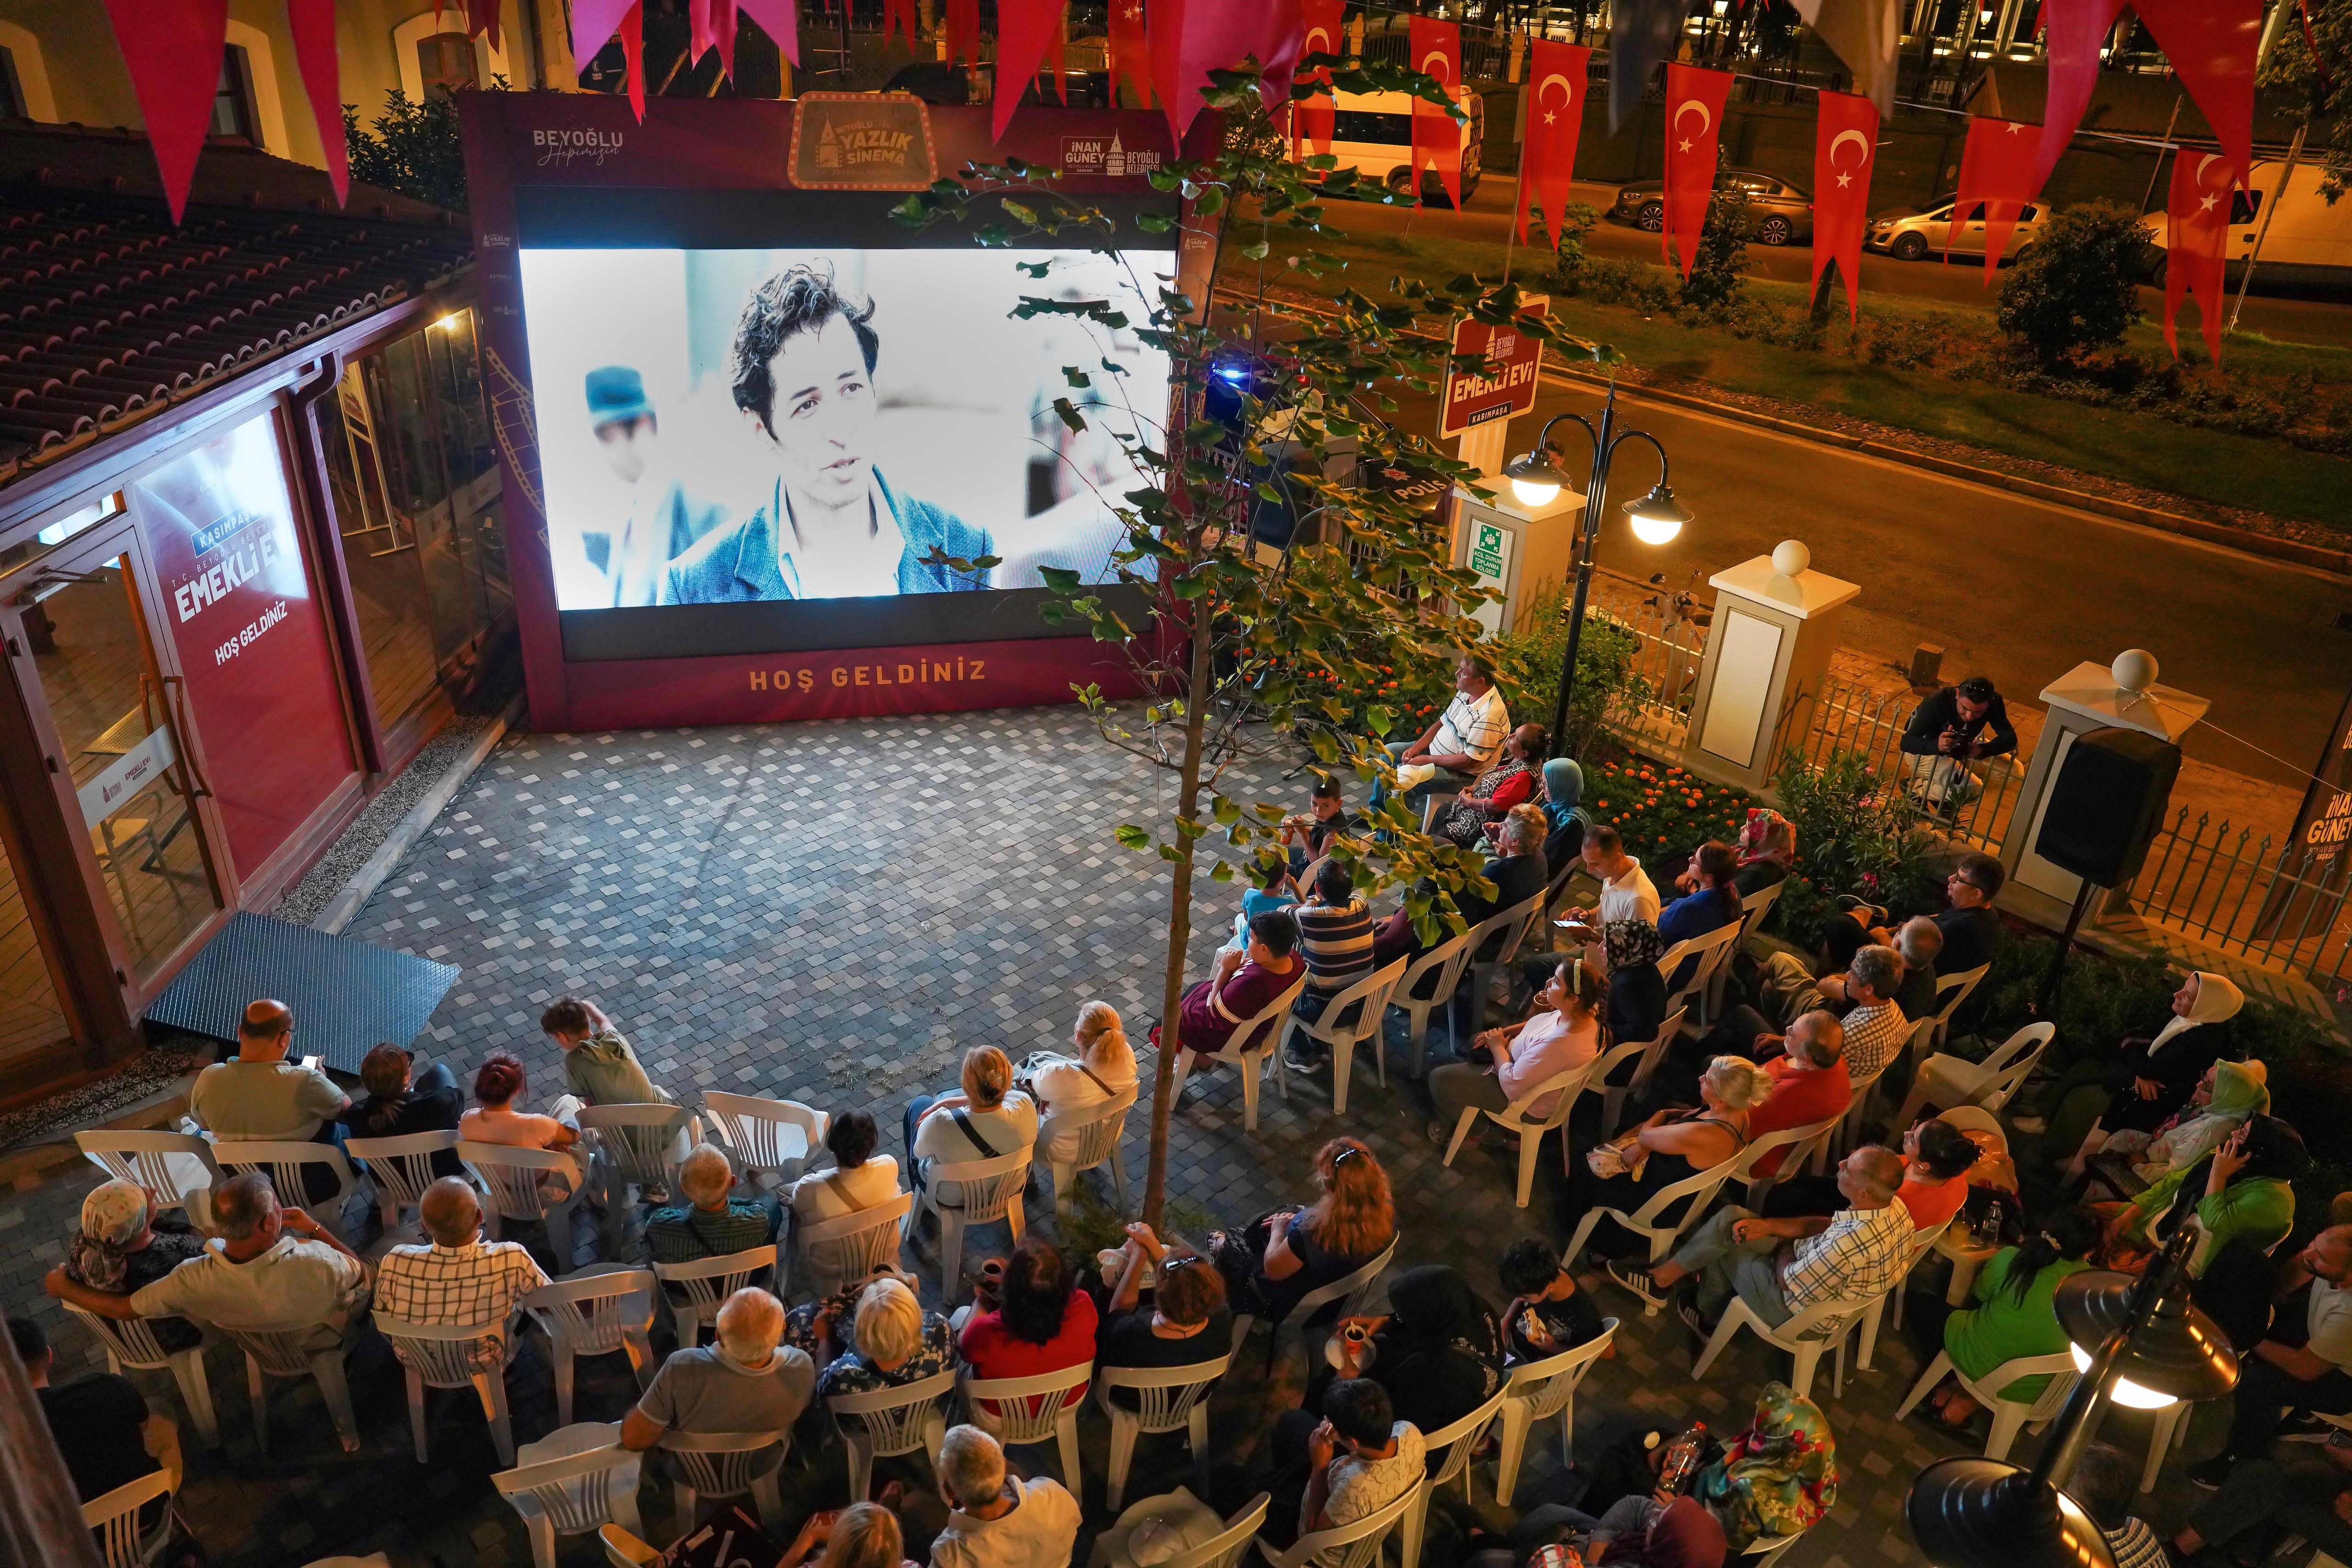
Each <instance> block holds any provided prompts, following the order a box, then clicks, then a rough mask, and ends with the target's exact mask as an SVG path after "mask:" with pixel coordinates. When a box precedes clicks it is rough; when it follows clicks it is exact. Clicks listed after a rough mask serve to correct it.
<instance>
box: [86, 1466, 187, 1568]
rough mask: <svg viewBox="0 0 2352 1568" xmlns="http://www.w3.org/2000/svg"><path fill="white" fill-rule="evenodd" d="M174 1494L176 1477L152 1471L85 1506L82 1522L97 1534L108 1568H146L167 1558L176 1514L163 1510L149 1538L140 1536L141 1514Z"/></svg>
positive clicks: (100, 1553)
mask: <svg viewBox="0 0 2352 1568" xmlns="http://www.w3.org/2000/svg"><path fill="white" fill-rule="evenodd" d="M171 1495H173V1491H172V1478H171V1477H170V1476H169V1475H167V1474H165V1473H164V1472H163V1471H162V1470H160V1469H159V1470H151V1471H149V1472H148V1473H147V1474H145V1475H143V1476H141V1477H140V1478H139V1479H137V1480H135V1481H125V1482H124V1483H123V1484H122V1485H121V1486H119V1487H116V1488H115V1489H114V1490H112V1491H110V1492H108V1493H106V1494H105V1495H104V1496H103V1497H97V1498H92V1499H91V1500H89V1501H88V1502H86V1503H84V1504H82V1505H81V1521H82V1522H83V1523H84V1524H86V1525H88V1526H89V1528H90V1530H91V1531H93V1532H94V1533H95V1534H96V1535H97V1537H98V1542H97V1544H98V1551H99V1555H100V1556H101V1557H103V1558H105V1559H106V1568H145V1565H146V1564H147V1563H152V1562H154V1561H155V1559H157V1558H158V1557H161V1556H162V1555H163V1548H164V1547H166V1546H169V1545H170V1544H171V1543H172V1511H171V1510H170V1509H169V1508H168V1507H167V1508H163V1509H161V1510H159V1511H158V1512H159V1513H160V1515H161V1517H160V1518H158V1519H157V1520H156V1521H155V1528H154V1529H153V1530H152V1531H149V1532H148V1533H147V1534H145V1535H142V1534H140V1533H139V1511H140V1510H142V1509H143V1508H145V1507H146V1506H147V1505H148V1504H149V1503H151V1502H152V1501H154V1500H156V1499H157V1498H159V1497H170V1496H171Z"/></svg>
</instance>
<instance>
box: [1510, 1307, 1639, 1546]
mask: <svg viewBox="0 0 2352 1568" xmlns="http://www.w3.org/2000/svg"><path fill="white" fill-rule="evenodd" d="M1616 1338H1617V1320H1616V1319H1615V1318H1604V1319H1602V1320H1601V1332H1600V1333H1597V1334H1595V1335H1593V1336H1592V1337H1591V1339H1589V1340H1586V1341H1585V1342H1584V1343H1582V1344H1580V1345H1578V1346H1577V1347H1576V1348H1575V1349H1574V1350H1564V1351H1562V1352H1560V1353H1559V1354H1558V1355H1548V1356H1546V1357H1544V1359H1543V1360H1541V1361H1530V1362H1524V1363H1522V1364H1519V1365H1517V1366H1515V1367H1512V1368H1511V1369H1510V1371H1509V1373H1508V1374H1507V1375H1506V1376H1505V1377H1504V1380H1503V1409H1502V1413H1501V1415H1500V1416H1499V1417H1498V1419H1499V1420H1500V1421H1501V1423H1502V1437H1501V1441H1500V1442H1499V1443H1498V1444H1497V1446H1496V1459H1495V1500H1496V1502H1498V1503H1501V1504H1502V1505H1503V1506H1504V1507H1505V1508H1508V1507H1510V1506H1511V1500H1512V1499H1513V1498H1514V1497H1516V1496H1517V1495H1518V1490H1519V1465H1520V1462H1521V1461H1522V1460H1523V1459H1525V1458H1526V1457H1527V1451H1528V1433H1529V1432H1530V1431H1532V1430H1533V1429H1534V1427H1535V1424H1536V1423H1537V1422H1538V1421H1548V1420H1549V1419H1550V1418H1551V1417H1553V1416H1559V1457H1560V1461H1561V1462H1562V1463H1563V1464H1565V1463H1567V1462H1568V1460H1569V1458H1570V1456H1571V1455H1573V1454H1574V1453H1575V1452H1576V1385H1578V1384H1580V1383H1581V1382H1583V1381H1584V1376H1585V1374H1587V1373H1589V1372H1591V1370H1592V1364H1593V1363H1594V1362H1596V1361H1599V1360H1600V1359H1601V1356H1603V1355H1605V1354H1608V1350H1609V1347H1610V1345H1611V1344H1612V1343H1614V1342H1615V1341H1616Z"/></svg>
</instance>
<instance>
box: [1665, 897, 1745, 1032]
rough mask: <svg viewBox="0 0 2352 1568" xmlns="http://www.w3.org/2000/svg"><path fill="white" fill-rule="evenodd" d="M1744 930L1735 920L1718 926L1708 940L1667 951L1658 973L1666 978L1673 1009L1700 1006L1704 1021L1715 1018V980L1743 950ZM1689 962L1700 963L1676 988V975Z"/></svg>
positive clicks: (1669, 1005) (1668, 1001) (1668, 1000)
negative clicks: (1740, 948)
mask: <svg viewBox="0 0 2352 1568" xmlns="http://www.w3.org/2000/svg"><path fill="white" fill-rule="evenodd" d="M1740 929H1741V927H1740V924H1739V922H1738V921H1737V920H1735V921H1733V922H1731V924H1729V925H1718V926H1717V927H1716V928H1715V929H1714V930H1712V931H1710V932H1708V933H1707V934H1706V936H1693V937H1691V938H1689V939H1688V940H1687V941H1683V942H1677V943H1675V945H1674V946H1672V947H1670V948H1668V949H1667V950H1666V954H1665V956H1664V957H1662V958H1660V959H1659V960H1658V973H1659V974H1661V975H1663V976H1664V977H1665V980H1666V985H1667V987H1668V988H1669V989H1670V993H1671V994H1670V995H1668V996H1667V998H1666V1006H1667V1008H1668V1009H1675V1008H1681V1007H1687V1006H1689V1005H1691V1004H1692V1003H1693V1002H1696V1003H1697V1004H1698V1007H1699V1010H1700V1016H1701V1017H1702V1018H1703V1019H1712V1018H1713V1017H1714V1015H1715V1003H1716V1001H1717V999H1718V994H1717V990H1716V986H1715V977H1716V974H1717V971H1719V970H1721V969H1722V968H1723V967H1724V966H1725V965H1726V964H1727V962H1729V960H1730V958H1731V954H1732V950H1733V949H1734V948H1736V947H1738V946H1739V933H1740ZM1685 959H1696V965H1695V967H1693V968H1692V970H1691V977H1690V978H1689V979H1688V980H1686V981H1685V982H1684V983H1683V984H1682V985H1680V986H1676V985H1675V970H1676V969H1677V968H1679V967H1681V966H1682V963H1683V961H1684V960H1685Z"/></svg>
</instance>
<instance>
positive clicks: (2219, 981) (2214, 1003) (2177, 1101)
mask: <svg viewBox="0 0 2352 1568" xmlns="http://www.w3.org/2000/svg"><path fill="white" fill-rule="evenodd" d="M2245 1001H2246V998H2245V993H2244V992H2242V991H2241V990H2240V989H2238V988H2237V987H2236V986H2234V985H2232V984H2231V982H2230V981H2229V980H2228V979H2227V978H2225V977H2222V976H2220V975H2214V974H2208V973H2206V972H2205V971H2203V970H2197V971H2193V972H2192V973H2191V974H2190V975H2189V977H2188V978H2187V979H2185V980H2183V981H2182V982H2181V983H2180V988H2179V990H2177V991H2175V992H2173V994H2172V1016H2171V1017H2169V1018H2168V1019H2165V1021H2164V1027H2163V1028H2161V1029H2159V1030H2157V1032H2156V1034H2155V1035H2154V1036H2153V1037H2151V1038H2148V1039H2145V1040H2141V1039H2131V1040H2125V1041H2123V1042H2122V1044H2121V1045H2120V1046H2118V1047H2117V1048H2116V1051H2115V1052H2114V1054H2112V1055H2110V1056H2106V1057H2100V1056H2095V1055H2092V1054H2090V1053H2087V1052H2085V1053H2084V1055H2083V1056H2082V1057H2081V1058H2079V1059H2078V1060H2077V1061H2075V1063H2074V1065H2073V1066H2072V1067H2070V1068H2068V1069H2067V1070H2066V1072H2065V1073H2064V1075H2063V1077H2061V1078H2060V1079H2059V1081H2058V1086H2057V1087H2056V1089H2054V1090H2053V1091H2051V1092H2049V1094H2048V1095H2047V1096H2046V1097H2045V1098H2044V1099H2043V1101H2042V1104H2043V1105H2044V1106H2045V1107H2046V1109H2047V1111H2048V1113H2049V1114H2050V1115H2051V1117H2052V1118H2053V1119H2056V1118H2057V1115H2058V1113H2059V1111H2060V1110H2061V1108H2062V1107H2063V1105H2064V1104H2065V1102H2066V1100H2067V1098H2068V1096H2069V1095H2071V1094H2072V1093H2074V1091H2076V1090H2078V1089H2082V1088H2084V1087H2086V1086H2088V1085H2092V1084H2096V1085H2098V1086H2099V1087H2100V1088H2102V1089H2104V1090H2105V1092H2106V1099H2105V1103H2104V1104H2103V1105H2102V1106H2101V1108H2100V1110H2099V1113H2098V1121H2097V1124H2096V1126H2097V1131H2096V1132H2095V1134H2092V1135H2091V1136H2090V1137H2088V1138H2087V1139H2085V1141H2084V1143H2083V1144H2082V1145H2081V1150H2082V1154H2083V1155H2084V1157H2086V1158H2087V1157H2088V1156H2090V1155H2095V1154H2096V1153H2098V1152H2099V1150H2100V1148H2101V1147H2102V1146H2103V1145H2104V1143H2105V1140H2106V1139H2107V1138H2111V1137H2114V1136H2116V1135H2117V1134H2124V1133H2136V1134H2145V1135H2147V1136H2151V1137H2152V1136H2154V1135H2155V1134H2156V1133H2157V1132H2158V1129H2160V1128H2161V1127H2163V1125H2164V1124H2165V1123H2166V1122H2168V1121H2169V1120H2170V1119H2171V1118H2172V1117H2173V1116H2174V1115H2175V1114H2177V1113H2179V1111H2180V1110H2181V1108H2182V1107H2183V1106H2185V1105H2187V1104H2188V1103H2189V1100H2190V1098H2191V1097H2192V1096H2193V1095H2194V1094H2195V1093H2196V1092H2197V1088H2198V1085H2199V1084H2200V1083H2202V1082H2204V1081H2205V1075H2206V1074H2207V1073H2208V1072H2210V1071H2212V1068H2213V1065H2214V1063H2216V1062H2218V1061H2228V1060H2230V1059H2231V1058H2233V1057H2235V1056H2237V1055H2239V1054H2240V1052H2239V1051H2238V1050H2237V1048H2236V1044H2235V1041H2234V1040H2232V1039H2231V1035H2232V1030H2231V1029H2230V1027H2229V1024H2230V1020H2231V1019H2234V1018H2236V1017H2237V1016H2238V1012H2239V1010H2240V1009H2242V1008H2243V1007H2244V1006H2245Z"/></svg>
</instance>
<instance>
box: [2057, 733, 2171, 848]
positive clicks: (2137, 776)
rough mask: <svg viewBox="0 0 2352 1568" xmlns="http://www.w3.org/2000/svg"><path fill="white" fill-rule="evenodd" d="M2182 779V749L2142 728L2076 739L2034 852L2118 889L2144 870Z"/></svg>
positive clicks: (2086, 734)
mask: <svg viewBox="0 0 2352 1568" xmlns="http://www.w3.org/2000/svg"><path fill="white" fill-rule="evenodd" d="M2179 777H2180V747H2177V746H2175V745H2173V744H2172V742H2170V741H2168V740H2159V739H2158V738H2157V737H2155V736H2152V735H2143V734H2141V733H2140V732H2139V731H2138V730H2136V729H2094V730H2090V731H2087V732H2085V733H2084V734H2083V735H2080V736H2077V737H2075V738H2074V745H2073V746H2071V747H2068V748H2067V751H2066V758H2065V760H2064V761H2063V762H2062V763H2060V764H2059V767H2058V777H2057V779H2055V780H2053V782H2052V784H2051V786H2050V801H2049V804H2048V805H2047V806H2045V807H2044V808H2043V809H2042V832H2041V835H2040V836H2039V837H2038V838H2036V839H2035V840H2034V841H2033V852H2034V853H2035V854H2038V855H2040V856H2041V857H2042V859H2043V860H2046V861H2048V862H2050V863H2051V864H2053V865H2054V866H2058V867H2061V868H2062V869H2063V870H2066V871H2070V872H2073V873H2074V874H2075V875H2076V876H2079V877H2081V878H2082V879H2083V880H2084V881H2085V882H2092V883H2097V884H2098V885H2099V886H2101V887H2116V886H2119V885H2121V884H2122V883H2126V882H2129V881H2130V880H2131V879H2132V878H2133V877H2134V876H2136V875H2137V874H2138V873H2139V868H2140V863H2141V862H2143V861H2145V860H2147V845H2148V841H2149V840H2150V839H2152V838H2154V837H2155V836H2156V830H2157V829H2158V826H2160V825H2161V824H2162V823H2163V821H2164V809H2165V806H2166V805H2167V803H2168V802H2169V801H2170V800H2171V799H2172V783H2173V780H2174V779H2178V778H2179Z"/></svg>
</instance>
